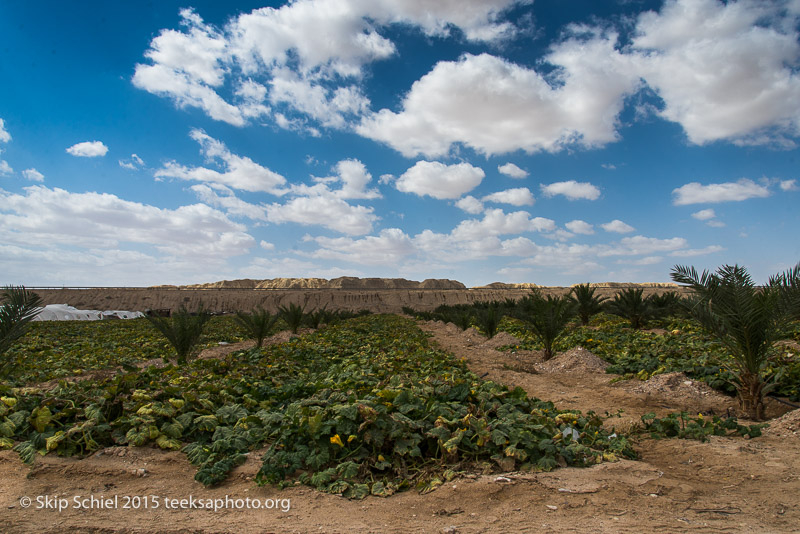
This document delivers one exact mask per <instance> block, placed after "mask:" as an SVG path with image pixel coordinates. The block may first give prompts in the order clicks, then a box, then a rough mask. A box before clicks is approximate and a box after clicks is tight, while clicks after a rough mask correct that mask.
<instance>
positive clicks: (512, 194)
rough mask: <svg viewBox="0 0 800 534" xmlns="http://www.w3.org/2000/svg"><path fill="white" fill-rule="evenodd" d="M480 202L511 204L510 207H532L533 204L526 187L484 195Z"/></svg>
mask: <svg viewBox="0 0 800 534" xmlns="http://www.w3.org/2000/svg"><path fill="white" fill-rule="evenodd" d="M482 200H483V201H484V202H496V203H500V204H511V205H512V206H532V205H533V203H534V202H535V199H534V198H533V193H531V191H530V189H528V188H527V187H517V188H515V189H506V190H505V191H498V192H496V193H492V194H490V195H486V196H485V197H483V199H482Z"/></svg>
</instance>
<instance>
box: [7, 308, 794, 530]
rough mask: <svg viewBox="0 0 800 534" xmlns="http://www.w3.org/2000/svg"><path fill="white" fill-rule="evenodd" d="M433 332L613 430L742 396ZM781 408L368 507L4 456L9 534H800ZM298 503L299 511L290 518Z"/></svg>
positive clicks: (233, 483) (473, 477)
mask: <svg viewBox="0 0 800 534" xmlns="http://www.w3.org/2000/svg"><path fill="white" fill-rule="evenodd" d="M422 327H423V328H424V329H425V330H427V331H429V332H431V333H432V335H433V337H434V339H435V341H436V342H437V343H439V344H440V345H441V346H442V347H443V348H445V349H446V350H449V351H451V352H453V353H454V354H455V355H456V356H457V357H462V358H465V359H466V361H467V363H468V364H469V366H470V367H471V368H472V370H473V371H475V372H476V373H478V374H479V375H484V374H486V378H488V379H491V380H494V381H497V382H501V383H504V384H508V385H511V386H520V387H522V388H524V389H525V390H526V391H528V393H529V394H531V395H534V396H536V397H539V398H541V399H544V400H551V401H553V402H554V403H555V404H556V406H557V407H558V408H561V409H578V410H581V411H584V412H585V411H588V410H593V411H595V412H597V413H600V414H603V413H605V412H607V411H608V412H612V413H613V412H617V411H618V410H622V413H621V417H619V418H616V417H615V418H612V419H610V420H609V421H608V422H607V424H609V425H615V426H616V428H618V429H620V430H624V429H625V428H630V426H631V425H633V424H635V423H636V422H637V421H638V420H639V417H640V416H641V415H643V414H645V413H648V412H656V413H658V414H659V415H664V414H666V413H668V412H670V411H675V410H689V411H691V412H696V413H699V412H702V413H718V414H724V413H726V412H729V411H730V412H735V410H736V402H735V400H734V399H732V398H730V397H727V396H725V395H721V394H719V393H717V392H715V391H713V390H709V389H708V388H706V387H705V386H704V385H703V384H698V383H697V382H694V381H691V380H689V379H688V378H686V377H685V376H682V375H678V374H675V373H671V374H669V375H659V376H656V377H654V378H653V379H651V380H650V381H648V382H639V381H636V382H632V381H621V382H615V383H611V380H612V379H613V378H614V375H609V374H606V373H605V372H604V370H603V369H604V365H603V362H602V360H600V359H599V358H597V357H596V356H594V355H592V354H591V353H590V352H588V351H585V350H583V349H575V350H571V351H568V352H567V353H564V354H560V355H557V356H556V357H555V358H554V359H552V360H550V361H548V362H542V361H541V355H540V354H538V353H536V352H523V351H516V352H514V353H511V352H499V351H497V350H496V347H497V346H502V345H513V342H512V343H504V341H509V339H508V338H506V339H505V340H504V339H502V338H499V339H496V340H494V341H489V342H488V343H487V342H486V340H485V339H484V338H483V337H482V336H480V334H477V332H475V331H467V332H466V333H464V332H461V331H460V330H458V328H456V327H455V326H453V325H444V324H442V323H427V324H422ZM500 342H503V343H502V344H501V345H498V343H500ZM233 348H234V347H233V346H230V347H227V349H228V350H230V349H233ZM214 350H215V351H216V349H214ZM224 350H225V348H223V347H221V348H220V350H219V353H223V352H224ZM217 355H219V354H214V355H211V354H205V355H204V356H209V357H213V356H217ZM659 377H660V378H659ZM786 409H787V407H786V406H784V405H780V404H778V403H773V402H770V404H769V405H768V414H769V415H770V417H777V419H774V420H773V421H772V422H771V423H772V426H771V428H770V429H768V430H767V431H765V434H764V436H762V437H759V438H755V439H750V440H748V439H744V438H727V437H724V438H722V437H712V438H711V439H710V440H709V441H708V442H705V443H701V442H697V441H690V440H677V439H669V440H651V439H642V440H640V441H638V442H637V444H636V450H637V452H638V454H639V455H640V460H638V461H629V460H623V461H619V462H614V463H604V464H601V465H598V466H595V467H591V468H562V469H556V470H555V471H553V472H550V473H520V472H513V473H493V474H479V473H473V474H469V473H467V474H465V475H463V476H461V477H458V478H456V479H454V480H452V481H451V482H449V483H447V484H445V485H444V486H442V487H440V488H439V489H437V490H436V491H434V492H432V493H429V494H427V495H419V494H417V493H416V492H413V491H409V492H405V493H401V494H397V495H394V496H392V497H389V498H385V499H382V498H375V497H371V498H367V499H365V500H363V501H348V500H346V499H343V498H340V497H337V496H334V495H328V494H323V493H319V492H317V491H315V490H313V489H310V488H307V487H303V486H296V487H291V488H288V489H285V490H279V489H277V488H275V487H258V486H257V485H256V484H255V483H254V482H253V477H254V475H255V473H256V472H257V471H258V468H259V465H260V453H259V452H258V451H255V452H253V453H251V454H250V456H249V458H248V461H247V462H246V463H245V464H244V465H243V466H241V467H239V468H237V469H236V470H235V471H234V472H233V473H232V475H231V476H230V478H229V479H228V480H227V481H226V482H225V483H224V484H222V485H221V486H219V487H215V488H211V489H208V488H204V487H203V486H202V485H200V484H199V483H197V482H195V481H194V479H193V477H194V473H195V468H194V467H193V466H191V465H190V464H189V462H188V461H187V460H186V457H185V455H183V454H182V453H177V452H164V451H160V450H157V449H152V448H149V447H143V448H127V447H112V448H109V449H105V450H103V451H99V452H98V453H96V454H94V455H93V456H91V457H89V458H85V459H82V460H76V459H71V458H58V457H53V456H49V455H48V456H46V457H43V458H38V459H37V461H36V464H35V466H34V467H33V468H29V467H27V466H25V465H23V464H22V463H21V462H20V460H19V458H18V457H17V455H16V453H13V452H11V451H3V452H0V477H2V479H3V481H4V482H3V484H2V486H1V487H0V507H1V508H0V509H2V510H3V513H2V514H0V532H8V533H23V532H24V533H28V532H33V533H61V532H94V533H110V532H124V533H147V534H152V533H189V532H203V533H223V532H226V533H227V532H235V533H237V534H244V533H250V532H253V533H256V532H258V533H263V532H336V533H338V532H341V533H344V532H420V533H422V532H426V533H427V532H449V533H478V532H590V533H592V532H631V533H633V532H636V533H640V532H754V533H755V532H758V533H762V532H774V533H780V532H798V530H800V527H798V525H800V507H799V506H798V504H797V496H798V495H800V410H795V411H793V412H788V413H785V410H786ZM90 495H94V496H95V497H100V496H101V495H102V496H104V497H105V498H113V497H114V496H116V498H117V501H116V503H112V505H111V506H107V507H106V508H99V507H98V506H99V505H95V506H94V507H93V508H87V507H83V508H80V507H77V506H75V501H74V498H75V496H79V499H82V498H88V497H89V496H90ZM42 496H49V497H50V498H53V497H56V496H57V497H58V498H62V499H66V501H65V502H67V503H68V506H67V508H65V509H63V510H61V511H59V510H57V509H53V508H44V507H43V506H42V504H40V503H44V501H43V500H41V498H40V501H39V502H37V500H36V498H37V497H42ZM134 496H138V497H140V498H143V497H144V496H156V497H157V499H158V501H159V504H160V506H159V507H158V508H157V509H153V508H152V505H151V506H150V507H149V508H146V509H145V508H143V507H142V506H140V508H139V509H131V508H124V505H125V504H126V502H127V503H128V504H129V505H132V504H134V501H133V500H127V499H126V497H127V498H130V497H134ZM190 496H192V497H193V498H194V499H215V498H216V499H224V498H225V496H228V497H229V499H234V500H235V499H240V500H242V503H244V500H245V499H247V498H250V499H259V500H260V502H261V503H264V502H265V500H266V499H273V500H272V501H266V502H269V503H270V504H272V505H273V506H277V509H276V508H272V509H263V504H262V509H245V508H241V509H237V508H234V507H230V506H229V507H227V508H224V509H220V510H218V511H212V510H204V509H180V508H178V509H173V508H170V509H167V508H166V507H165V504H164V502H165V501H164V500H165V499H189V498H190ZM23 497H30V498H32V499H33V501H32V505H31V506H29V507H27V508H24V507H23V506H22V505H21V499H22V498H23ZM51 502H52V501H51ZM56 502H57V501H56ZM151 502H152V501H151ZM87 504H91V503H87ZM287 504H288V505H289V506H288V508H290V509H289V510H288V511H283V509H285V508H287V506H286V505H287ZM53 506H56V505H55V504H53ZM234 506H235V504H234ZM282 508H283V509H282Z"/></svg>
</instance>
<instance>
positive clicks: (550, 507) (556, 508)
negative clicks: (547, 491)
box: [545, 504, 558, 510]
mask: <svg viewBox="0 0 800 534" xmlns="http://www.w3.org/2000/svg"><path fill="white" fill-rule="evenodd" d="M545 507H546V508H547V509H548V510H558V506H555V505H552V504H546V505H545Z"/></svg>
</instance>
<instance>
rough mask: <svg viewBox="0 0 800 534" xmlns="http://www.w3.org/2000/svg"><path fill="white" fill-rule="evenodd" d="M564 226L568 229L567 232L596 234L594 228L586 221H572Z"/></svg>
mask: <svg viewBox="0 0 800 534" xmlns="http://www.w3.org/2000/svg"><path fill="white" fill-rule="evenodd" d="M564 226H566V227H567V230H569V231H570V232H573V233H576V234H583V235H592V234H593V233H594V227H593V226H592V225H591V224H589V223H587V222H586V221H582V220H580V219H576V220H574V221H570V222H568V223H567V224H565V225H564Z"/></svg>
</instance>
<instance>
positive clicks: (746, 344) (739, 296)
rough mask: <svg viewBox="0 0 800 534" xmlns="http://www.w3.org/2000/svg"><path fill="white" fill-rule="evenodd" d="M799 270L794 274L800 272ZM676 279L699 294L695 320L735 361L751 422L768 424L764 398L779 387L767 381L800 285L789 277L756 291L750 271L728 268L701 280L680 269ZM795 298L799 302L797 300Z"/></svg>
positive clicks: (742, 399) (693, 307)
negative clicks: (762, 421)
mask: <svg viewBox="0 0 800 534" xmlns="http://www.w3.org/2000/svg"><path fill="white" fill-rule="evenodd" d="M798 268H800V264H798V267H796V268H795V270H796V272H800V269H798ZM671 276H672V279H673V280H674V281H676V282H678V283H680V284H684V285H687V286H688V287H690V288H692V289H693V290H694V296H693V297H692V298H691V299H690V302H689V310H690V313H691V315H692V316H693V317H694V318H695V319H696V320H697V321H698V322H699V323H700V324H701V325H703V327H704V328H705V329H706V330H707V331H708V332H709V333H711V334H712V335H713V336H715V337H716V338H717V339H718V340H719V341H720V342H721V343H722V344H724V345H725V347H726V348H727V349H728V350H729V351H730V353H731V355H732V356H733V361H734V370H735V372H736V375H737V377H736V381H737V384H736V386H737V389H738V394H739V403H740V405H741V408H742V410H743V411H745V412H746V413H747V414H748V416H749V417H750V418H751V419H755V420H760V419H763V418H764V395H766V394H767V393H768V392H769V391H770V390H771V389H772V388H773V387H774V386H775V384H774V382H773V383H768V382H767V381H766V380H765V378H764V372H765V370H766V366H767V363H768V362H769V359H770V356H771V355H772V353H773V350H774V343H775V341H776V340H777V339H778V338H780V337H781V334H782V332H784V331H785V327H786V326H787V324H788V322H789V321H790V320H791V318H792V313H793V306H795V305H796V304H792V302H793V299H796V298H797V297H796V294H797V293H796V292H797V291H798V287H799V286H798V281H799V279H800V278H798V277H796V276H795V277H792V276H791V273H790V272H787V273H784V274H783V275H778V276H774V277H772V278H770V281H769V283H768V284H767V285H766V286H764V287H757V286H756V285H755V283H754V282H753V279H752V277H751V276H750V274H749V273H748V272H747V269H745V268H744V267H740V266H738V265H733V266H731V265H723V266H722V267H720V268H719V269H717V271H716V272H715V273H709V272H707V271H703V274H698V273H697V271H696V270H695V269H694V267H683V266H680V265H676V266H675V267H673V269H672V273H671ZM793 295H795V296H793Z"/></svg>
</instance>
